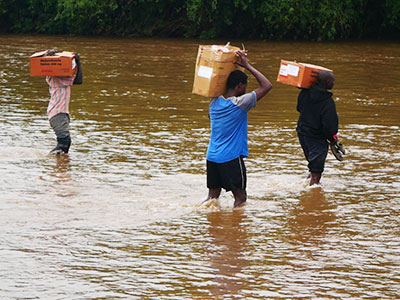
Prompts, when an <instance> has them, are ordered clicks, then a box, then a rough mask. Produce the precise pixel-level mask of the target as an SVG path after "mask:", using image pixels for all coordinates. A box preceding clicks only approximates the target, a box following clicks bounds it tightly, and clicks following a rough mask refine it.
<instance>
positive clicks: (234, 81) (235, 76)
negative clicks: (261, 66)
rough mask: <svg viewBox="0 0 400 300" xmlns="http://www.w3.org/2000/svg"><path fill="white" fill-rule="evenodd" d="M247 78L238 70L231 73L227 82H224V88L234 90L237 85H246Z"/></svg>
mask: <svg viewBox="0 0 400 300" xmlns="http://www.w3.org/2000/svg"><path fill="white" fill-rule="evenodd" d="M247 78H248V76H247V75H246V74H245V73H244V72H243V71H240V70H235V71H232V72H231V74H229V77H228V81H227V82H226V87H227V88H228V89H234V88H235V87H236V86H237V85H238V84H239V83H242V84H246V83H247Z"/></svg>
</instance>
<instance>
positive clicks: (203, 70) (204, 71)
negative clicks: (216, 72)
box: [197, 66, 213, 79]
mask: <svg viewBox="0 0 400 300" xmlns="http://www.w3.org/2000/svg"><path fill="white" fill-rule="evenodd" d="M212 73H213V69H212V68H210V67H206V66H200V67H199V72H198V73H197V75H198V76H200V77H204V78H208V79H210V78H211V76H212Z"/></svg>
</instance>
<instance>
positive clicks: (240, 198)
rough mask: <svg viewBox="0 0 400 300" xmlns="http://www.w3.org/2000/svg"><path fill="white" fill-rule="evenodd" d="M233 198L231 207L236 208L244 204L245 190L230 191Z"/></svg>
mask: <svg viewBox="0 0 400 300" xmlns="http://www.w3.org/2000/svg"><path fill="white" fill-rule="evenodd" d="M232 193H233V196H234V197H235V203H234V204H233V207H238V206H240V205H242V204H244V203H245V202H246V199H247V193H246V190H244V189H241V188H237V189H235V190H234V191H232Z"/></svg>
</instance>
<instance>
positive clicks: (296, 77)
mask: <svg viewBox="0 0 400 300" xmlns="http://www.w3.org/2000/svg"><path fill="white" fill-rule="evenodd" d="M323 70H325V71H329V72H333V71H332V70H330V69H327V68H324V67H321V66H317V65H312V64H306V63H301V62H296V61H287V60H281V65H280V68H279V73H278V78H277V79H276V81H278V82H281V83H284V84H289V85H293V86H296V87H299V88H309V87H310V86H311V85H312V84H313V83H314V82H316V80H317V75H318V73H319V72H320V71H323Z"/></svg>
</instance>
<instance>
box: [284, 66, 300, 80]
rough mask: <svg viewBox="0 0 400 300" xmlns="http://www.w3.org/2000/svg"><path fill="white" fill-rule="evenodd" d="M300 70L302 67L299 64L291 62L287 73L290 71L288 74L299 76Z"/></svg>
mask: <svg viewBox="0 0 400 300" xmlns="http://www.w3.org/2000/svg"><path fill="white" fill-rule="evenodd" d="M299 70H300V68H299V67H298V66H294V65H291V64H289V65H287V73H288V75H291V76H294V77H297V76H299Z"/></svg>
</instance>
